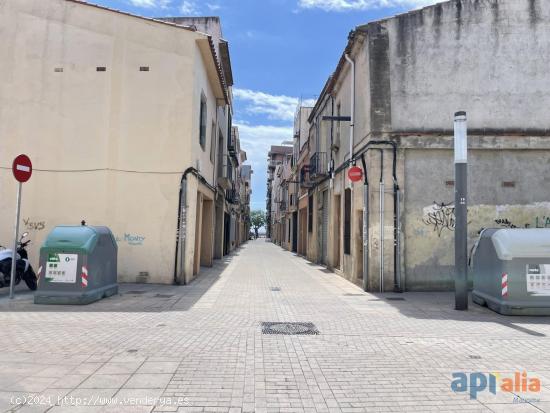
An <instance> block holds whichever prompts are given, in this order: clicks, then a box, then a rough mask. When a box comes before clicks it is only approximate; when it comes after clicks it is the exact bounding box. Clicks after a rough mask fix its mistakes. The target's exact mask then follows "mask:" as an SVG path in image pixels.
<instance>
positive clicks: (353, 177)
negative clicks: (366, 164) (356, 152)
mask: <svg viewBox="0 0 550 413" xmlns="http://www.w3.org/2000/svg"><path fill="white" fill-rule="evenodd" d="M348 177H349V179H350V181H351V182H358V181H360V180H361V178H363V170H362V169H361V168H359V167H358V166H352V167H351V168H349V171H348Z"/></svg>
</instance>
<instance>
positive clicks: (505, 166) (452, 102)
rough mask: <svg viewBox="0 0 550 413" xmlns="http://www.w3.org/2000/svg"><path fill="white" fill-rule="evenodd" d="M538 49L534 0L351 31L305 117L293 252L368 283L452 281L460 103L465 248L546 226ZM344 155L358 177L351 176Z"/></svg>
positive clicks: (549, 138)
mask: <svg viewBox="0 0 550 413" xmlns="http://www.w3.org/2000/svg"><path fill="white" fill-rule="evenodd" d="M549 52H550V4H549V3H548V2H545V1H542V0H453V1H448V2H445V3H440V4H436V5H434V6H429V7H425V8H423V9H421V10H417V11H413V12H410V13H405V14H402V15H398V16H395V17H391V18H388V19H384V20H380V21H375V22H371V23H368V24H365V25H363V26H359V27H357V28H356V29H354V30H353V31H352V32H351V33H350V36H349V40H348V44H347V46H346V48H345V50H344V51H343V53H342V56H341V59H340V60H339V62H338V64H337V67H336V70H335V72H334V73H333V74H332V76H331V77H330V78H329V79H328V80H327V82H326V84H325V87H324V88H323V90H322V92H321V95H320V97H319V99H318V100H317V103H316V105H315V107H314V108H313V110H312V112H311V114H310V116H309V126H310V131H309V140H308V143H307V145H308V159H307V160H306V161H304V160H303V159H302V160H301V161H300V162H302V163H303V166H302V171H303V173H302V179H303V184H302V185H301V188H302V189H301V191H307V196H308V207H307V211H308V218H307V219H308V220H309V221H310V222H311V223H312V225H311V229H312V231H311V232H309V233H308V236H307V242H306V244H307V246H306V248H305V249H306V250H307V253H306V254H305V255H306V256H307V257H308V258H309V259H310V260H312V261H315V262H319V263H323V264H325V265H326V266H327V267H328V268H331V269H333V270H334V271H335V272H337V273H339V274H341V275H342V276H343V277H345V278H347V279H349V280H350V281H352V282H354V283H357V284H358V285H362V286H364V287H365V289H367V290H369V291H380V290H384V291H393V290H397V291H401V290H448V289H450V288H452V286H453V271H454V269H453V268H454V266H453V262H454V252H453V251H454V249H453V234H454V206H453V201H454V167H453V149H452V148H453V116H454V113H455V112H457V111H462V110H463V111H466V112H467V118H468V127H469V154H470V155H469V156H470V163H469V185H470V192H469V203H470V205H469V233H468V236H469V244H470V245H473V243H474V242H475V240H476V239H477V236H478V233H479V231H480V230H481V229H482V228H488V227H501V226H506V227H531V228H535V227H549V226H550V219H549V218H548V217H549V216H550V200H549V198H548V196H547V194H548V193H549V191H550V163H549V162H548V159H549V157H550V117H549V116H548V115H547V113H546V112H547V110H546V107H547V105H546V102H547V101H548V100H550V95H549V94H548V90H550V76H549V75H548V73H547V70H546V67H547V66H548V60H549V59H550V57H549V56H550V53H549ZM330 119H332V120H330ZM335 119H338V120H335ZM354 164H355V165H356V166H359V167H361V168H362V169H363V172H364V176H365V175H366V177H367V180H363V181H361V182H356V183H352V182H350V180H349V178H348V176H347V172H348V170H349V167H350V166H351V165H354ZM304 167H305V170H304ZM365 172H366V174H365ZM367 183H368V186H367V185H366V184H367ZM367 190H368V193H367V196H366V200H367V201H368V202H365V196H364V195H365V193H366V192H367ZM365 204H367V205H368V210H367V214H366V215H364V214H363V211H364V207H365ZM301 217H302V215H301V214H299V219H300V218H301ZM364 217H366V218H367V219H366V220H365V219H364ZM302 221H303V218H302ZM307 224H308V225H309V222H307ZM301 225H302V224H299V226H300V228H302V227H301ZM299 244H300V242H299ZM364 263H366V266H364Z"/></svg>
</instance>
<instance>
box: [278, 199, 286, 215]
mask: <svg viewBox="0 0 550 413" xmlns="http://www.w3.org/2000/svg"><path fill="white" fill-rule="evenodd" d="M279 211H281V212H284V211H286V201H281V202H280V203H279Z"/></svg>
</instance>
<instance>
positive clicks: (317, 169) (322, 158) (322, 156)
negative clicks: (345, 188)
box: [309, 152, 328, 180]
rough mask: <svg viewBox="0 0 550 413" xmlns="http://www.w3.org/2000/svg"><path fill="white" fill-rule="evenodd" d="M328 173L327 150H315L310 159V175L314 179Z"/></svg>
mask: <svg viewBox="0 0 550 413" xmlns="http://www.w3.org/2000/svg"><path fill="white" fill-rule="evenodd" d="M326 175H328V161H327V154H326V152H315V153H314V154H313V155H311V158H310V159H309V177H310V179H312V180H315V179H317V178H323V177H325V176H326Z"/></svg>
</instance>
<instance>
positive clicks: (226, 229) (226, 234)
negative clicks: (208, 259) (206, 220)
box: [223, 212, 231, 255]
mask: <svg viewBox="0 0 550 413" xmlns="http://www.w3.org/2000/svg"><path fill="white" fill-rule="evenodd" d="M230 226H231V217H230V216H229V214H228V213H227V212H225V213H224V215H223V255H227V254H229V251H230V244H231V228H230Z"/></svg>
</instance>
